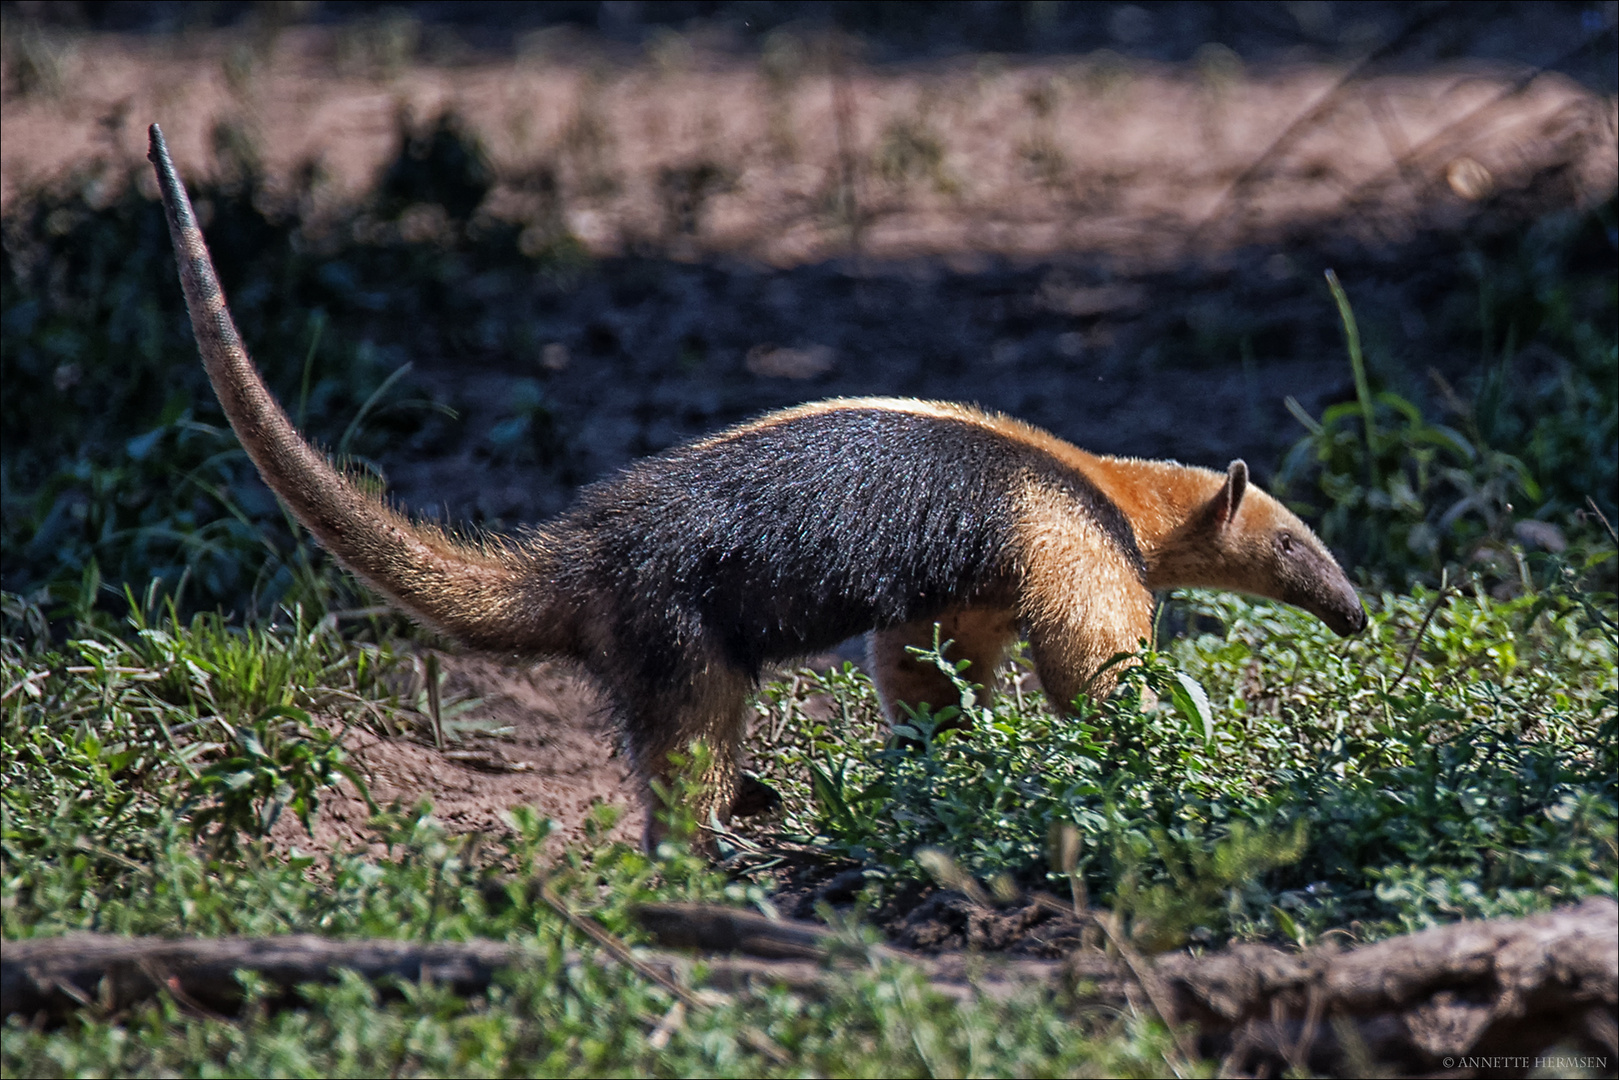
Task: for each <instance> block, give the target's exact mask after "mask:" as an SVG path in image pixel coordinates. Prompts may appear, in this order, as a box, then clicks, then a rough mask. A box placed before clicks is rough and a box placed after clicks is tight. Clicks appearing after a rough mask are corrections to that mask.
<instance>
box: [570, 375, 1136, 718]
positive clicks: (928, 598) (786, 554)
mask: <svg viewBox="0 0 1619 1080" xmlns="http://www.w3.org/2000/svg"><path fill="white" fill-rule="evenodd" d="M1031 479H1032V480H1035V481H1036V482H1038V483H1039V484H1041V485H1042V486H1045V487H1046V488H1047V489H1048V490H1052V491H1056V492H1059V493H1061V494H1062V495H1064V496H1066V497H1068V498H1071V499H1072V501H1073V504H1074V512H1075V513H1076V515H1082V516H1084V517H1086V518H1088V519H1089V520H1090V521H1092V522H1094V523H1095V524H1096V525H1098V526H1099V527H1100V528H1101V529H1102V530H1103V532H1104V533H1105V534H1106V535H1108V536H1109V537H1111V538H1112V540H1113V542H1114V544H1115V545H1116V547H1117V549H1118V551H1119V553H1120V555H1121V556H1122V557H1124V558H1125V559H1128V560H1129V561H1130V562H1131V563H1132V564H1134V565H1135V567H1136V568H1137V571H1138V572H1139V573H1142V574H1143V575H1144V570H1143V568H1142V560H1141V554H1140V551H1139V550H1138V548H1137V546H1136V539H1135V534H1134V532H1133V531H1132V529H1131V527H1130V524H1129V521H1128V520H1127V519H1126V518H1125V516H1124V514H1123V513H1122V512H1121V511H1120V510H1119V509H1118V507H1117V506H1115V505H1114V504H1113V502H1112V501H1111V500H1110V499H1108V498H1107V496H1106V495H1104V494H1103V493H1102V492H1101V491H1099V490H1098V489H1097V488H1096V487H1095V486H1094V485H1092V484H1091V483H1090V481H1088V480H1087V479H1086V478H1085V477H1084V476H1082V475H1080V474H1079V473H1077V472H1075V471H1074V470H1072V469H1070V468H1068V467H1066V466H1064V465H1063V464H1061V463H1060V462H1058V461H1057V460H1055V459H1054V458H1052V457H1051V456H1050V455H1049V454H1047V453H1045V452H1044V451H1042V450H1040V449H1038V448H1037V447H1034V446H1031V445H1029V444H1027V443H1025V442H1022V441H1019V440H1015V439H1011V438H1008V437H1006V436H1004V435H1002V434H1000V433H998V432H996V431H993V430H991V429H989V428H987V427H983V426H980V425H977V424H973V423H971V422H968V421H964V420H956V419H947V418H940V417H935V416H927V415H917V414H913V413H908V412H903V411H900V410H895V409H883V408H880V407H850V408H847V409H833V410H830V411H827V412H822V413H811V414H809V415H806V416H802V417H796V418H793V419H790V420H785V421H781V422H777V423H772V424H765V425H763V426H760V427H755V428H746V427H745V428H742V429H738V430H737V431H736V432H734V433H732V434H730V435H728V436H727V435H721V436H720V437H719V438H717V439H715V440H712V441H709V442H706V443H698V444H694V445H692V446H686V447H678V448H676V449H673V450H670V451H667V452H665V453H663V454H660V455H657V456H655V457H651V458H647V459H644V460H642V461H639V462H637V463H635V464H634V465H632V466H630V467H629V468H628V469H626V470H625V471H624V472H623V473H622V474H620V475H619V476H617V477H613V478H611V479H607V480H604V481H600V482H598V483H596V484H593V485H591V486H590V487H588V488H586V489H585V490H584V491H583V492H582V493H581V495H580V498H579V501H578V503H577V504H576V505H575V507H574V508H573V509H572V510H571V511H569V512H568V513H567V514H566V515H564V516H563V517H562V518H559V519H557V520H556V521H553V522H551V523H550V524H549V525H548V526H547V527H546V528H545V529H544V530H543V532H544V533H546V534H549V537H550V541H551V543H554V544H555V548H554V550H556V551H558V552H559V553H560V554H561V555H562V559H561V561H562V562H563V563H564V564H566V565H567V571H565V573H566V575H567V576H569V577H572V576H573V575H574V574H578V575H579V579H577V580H576V581H575V582H574V583H573V584H574V585H575V587H576V588H578V593H577V595H582V596H583V595H591V594H598V595H599V593H598V590H601V591H605V592H606V593H607V594H608V595H610V596H613V597H614V598H615V601H616V602H615V603H614V604H613V608H614V610H615V611H616V613H617V618H618V619H619V620H620V621H621V625H618V626H615V627H613V628H612V637H613V639H614V646H615V648H616V649H618V650H622V652H621V653H620V655H619V656H618V657H615V658H613V661H612V666H613V667H616V668H617V669H618V670H619V671H624V670H625V669H626V666H627V667H628V668H629V669H631V670H635V671H636V672H637V674H638V675H639V676H640V677H641V678H642V679H644V680H645V684H646V685H648V686H651V685H659V686H662V687H664V688H665V692H667V693H673V694H675V695H678V694H679V690H680V687H681V686H682V685H683V684H690V681H691V674H692V672H693V669H692V665H693V664H702V663H712V662H714V661H719V662H722V663H727V664H731V665H734V666H735V667H736V668H737V669H738V670H741V671H744V672H746V673H747V674H748V675H750V676H757V674H758V672H759V669H760V666H761V665H762V664H764V663H766V662H769V661H772V660H780V659H786V658H788V657H792V656H796V655H803V654H804V653H808V652H813V651H815V650H817V649H822V648H826V647H828V646H830V645H832V644H835V643H836V642H838V641H841V640H843V639H844V638H846V637H849V636H851V635H853V634H858V633H861V632H863V631H866V630H870V629H872V628H874V627H877V628H880V627H885V626H893V625H896V624H899V623H904V622H910V621H913V620H916V619H922V618H927V617H929V616H931V615H936V614H938V613H940V612H942V611H943V610H945V609H946V608H948V607H951V606H955V605H957V604H959V603H961V602H963V601H966V600H978V601H981V602H986V603H997V602H998V603H1008V604H1009V603H1011V602H1012V600H1013V599H1014V592H1015V589H1016V585H1017V574H1018V566H1017V562H1016V560H1017V558H1018V554H1019V553H1018V550H1017V549H1018V544H1017V539H1016V533H1015V529H1016V526H1017V522H1016V520H1015V516H1016V512H1017V508H1016V507H1015V506H1014V504H1013V496H1014V494H1015V493H1016V492H1018V491H1020V490H1022V489H1023V488H1024V487H1025V486H1026V485H1027V483H1028V482H1029V481H1030V480H1031ZM1076 572H1077V571H1076ZM559 584H562V585H563V587H564V588H567V587H568V583H559ZM621 664H622V665H625V666H620V665H621ZM682 676H684V677H682Z"/></svg>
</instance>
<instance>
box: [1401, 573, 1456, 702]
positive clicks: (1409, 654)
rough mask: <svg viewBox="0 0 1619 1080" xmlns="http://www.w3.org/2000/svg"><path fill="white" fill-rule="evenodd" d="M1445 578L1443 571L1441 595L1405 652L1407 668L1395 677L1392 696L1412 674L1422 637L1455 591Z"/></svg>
mask: <svg viewBox="0 0 1619 1080" xmlns="http://www.w3.org/2000/svg"><path fill="white" fill-rule="evenodd" d="M1445 578H1446V572H1444V571H1441V573H1440V577H1439V595H1438V596H1436V597H1434V599H1433V603H1432V604H1430V605H1429V606H1428V614H1427V615H1426V616H1424V617H1423V620H1422V625H1421V626H1420V627H1418V628H1417V636H1416V637H1415V638H1413V639H1411V647H1410V648H1409V649H1407V650H1405V666H1404V667H1402V668H1400V674H1399V675H1397V676H1395V678H1394V682H1392V683H1390V684H1389V688H1388V692H1389V693H1391V694H1392V693H1394V691H1395V689H1396V688H1397V687H1398V686H1399V685H1400V684H1401V683H1402V682H1404V681H1405V677H1406V676H1407V675H1409V674H1410V673H1411V665H1412V664H1413V663H1415V662H1416V659H1417V646H1418V645H1421V644H1422V635H1424V634H1426V633H1427V632H1428V624H1429V623H1431V622H1433V617H1434V616H1435V615H1437V614H1439V609H1440V608H1441V607H1443V606H1444V603H1445V601H1446V600H1447V599H1449V597H1450V594H1451V592H1452V591H1453V590H1452V588H1451V586H1450V584H1449V583H1448V582H1447V581H1446V580H1445Z"/></svg>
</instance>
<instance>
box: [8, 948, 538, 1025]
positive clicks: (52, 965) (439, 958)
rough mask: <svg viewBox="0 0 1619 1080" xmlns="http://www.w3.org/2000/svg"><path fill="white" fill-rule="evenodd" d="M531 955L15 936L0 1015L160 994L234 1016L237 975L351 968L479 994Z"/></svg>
mask: <svg viewBox="0 0 1619 1080" xmlns="http://www.w3.org/2000/svg"><path fill="white" fill-rule="evenodd" d="M529 955H530V954H529V953H528V951H527V950H524V949H522V948H521V947H519V946H515V945H507V944H503V943H501V942H496V941H469V942H425V943H424V942H414V941H389V940H363V941H342V940H338V939H334V938H323V937H317V936H315V935H314V934H294V935H289V936H286V937H270V938H177V939H174V938H128V937H118V936H115V935H111V934H68V935H67V936H65V937H55V938H34V939H32V940H28V941H8V942H6V943H5V948H4V951H3V952H0V1017H4V1016H10V1015H12V1014H13V1013H22V1014H24V1015H31V1014H34V1013H38V1012H45V1013H49V1014H52V1015H59V1014H61V1013H62V1012H64V1011H68V1010H71V1009H73V1008H79V1007H90V1008H94V1009H97V1010H100V1011H103V1012H107V1013H113V1012H117V1011H120V1010H122V1009H125V1008H127V1007H129V1006H130V1005H132V1004H134V1003H135V1002H138V1001H143V1000H146V999H149V998H152V997H155V996H156V995H157V994H158V992H159V991H160V990H166V991H168V992H169V993H170V994H172V995H173V996H174V997H175V999H176V1000H178V1001H180V1002H181V1003H182V1004H185V1005H189V1006H192V1007H195V1008H199V1009H203V1010H206V1011H209V1012H217V1013H230V1012H234V1011H235V1010H236V1009H237V1007H238V1006H239V1005H240V1004H241V1001H242V996H243V991H242V985H241V983H239V982H238V981H237V979H236V975H235V973H236V972H238V971H252V972H255V973H257V974H258V975H259V976H260V977H261V978H263V979H264V980H265V981H266V982H268V983H269V984H270V985H271V986H272V987H274V988H275V989H276V991H278V992H281V993H288V992H290V991H291V990H292V989H293V988H295V987H297V986H299V985H301V984H303V983H325V982H331V981H333V980H334V979H335V978H336V973H337V972H338V971H340V970H342V969H345V968H346V969H349V970H352V971H355V972H358V973H359V974H361V975H363V976H365V977H366V978H367V979H371V980H373V981H376V980H381V979H384V978H386V977H388V976H397V977H399V978H402V979H409V980H412V981H415V980H420V979H424V978H426V979H431V980H433V981H435V982H441V983H444V984H446V985H449V986H451V987H453V988H455V990H456V991H457V992H460V993H475V992H477V991H479V990H482V989H484V988H485V987H487V986H488V985H489V982H490V980H491V979H492V978H493V977H494V974H495V972H497V971H500V970H501V969H503V968H506V967H509V966H511V965H513V964H517V963H521V962H523V961H524V959H525V957H527V956H529ZM531 962H532V961H531Z"/></svg>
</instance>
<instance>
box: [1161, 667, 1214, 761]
mask: <svg viewBox="0 0 1619 1080" xmlns="http://www.w3.org/2000/svg"><path fill="white" fill-rule="evenodd" d="M1169 694H1170V696H1171V697H1172V698H1173V699H1174V701H1175V708H1176V710H1177V711H1179V713H1180V714H1181V716H1183V717H1184V718H1185V719H1186V722H1187V723H1188V724H1190V725H1192V726H1193V728H1194V730H1195V729H1196V728H1198V727H1201V729H1202V732H1203V741H1204V742H1205V743H1211V744H1212V743H1213V742H1214V713H1213V711H1212V710H1211V709H1210V708H1209V695H1208V694H1207V693H1206V692H1205V691H1204V690H1203V687H1202V685H1201V684H1200V683H1199V682H1198V681H1197V680H1196V679H1194V678H1192V677H1191V676H1190V675H1188V674H1186V673H1185V672H1184V671H1177V672H1175V681H1174V682H1172V683H1171V684H1170V686H1169Z"/></svg>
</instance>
